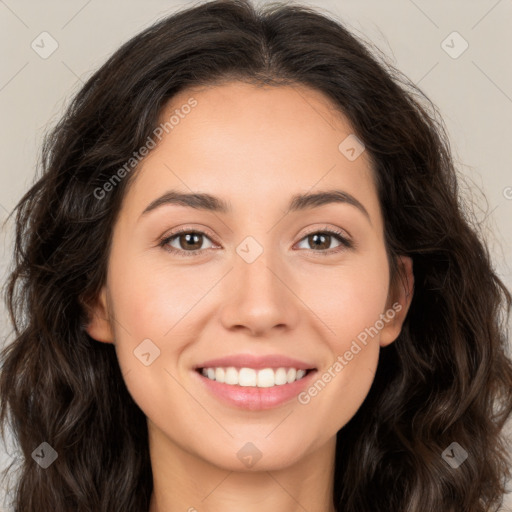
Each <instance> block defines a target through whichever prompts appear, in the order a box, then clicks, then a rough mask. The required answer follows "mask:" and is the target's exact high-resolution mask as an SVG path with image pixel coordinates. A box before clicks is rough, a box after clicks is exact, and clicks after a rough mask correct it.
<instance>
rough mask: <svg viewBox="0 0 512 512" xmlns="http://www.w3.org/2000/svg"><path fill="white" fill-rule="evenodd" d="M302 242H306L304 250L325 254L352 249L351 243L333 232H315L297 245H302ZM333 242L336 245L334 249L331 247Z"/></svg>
mask: <svg viewBox="0 0 512 512" xmlns="http://www.w3.org/2000/svg"><path fill="white" fill-rule="evenodd" d="M303 241H305V242H307V245H308V246H309V247H305V248H306V249H310V250H312V251H315V252H319V253H327V254H330V253H332V252H337V251H339V250H340V247H345V248H350V247H352V242H350V241H349V240H347V239H346V238H345V237H344V236H343V235H342V234H341V233H338V232H334V231H316V232H314V233H310V234H309V235H306V236H305V237H304V238H303V239H302V240H301V242H299V243H303ZM333 241H335V242H337V245H335V246H334V247H332V246H331V244H332V242H333Z"/></svg>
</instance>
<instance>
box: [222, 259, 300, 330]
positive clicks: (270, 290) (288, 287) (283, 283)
mask: <svg viewBox="0 0 512 512" xmlns="http://www.w3.org/2000/svg"><path fill="white" fill-rule="evenodd" d="M225 286H226V291H225V297H226V299H225V301H224V304H223V305H222V307H221V312H220V318H221V321H222V324H223V326H224V328H226V329H228V330H230V331H234V330H238V331H247V332H248V333H249V334H250V335H251V336H260V337H261V336H266V335H267V334H270V333H271V332H272V331H275V330H281V331H283V332H284V331H288V330H291V329H294V328H295V327H296V325H297V323H298V321H299V319H300V300H299V299H298V297H297V296H296V295H295V293H294V291H293V283H292V282H291V278H290V276H289V272H287V271H286V269H285V268H284V267H283V265H278V264H277V263H276V260H275V259H273V260H271V259H270V258H269V257H268V252H266V251H264V252H263V254H261V255H260V256H259V258H258V259H257V260H256V261H254V262H252V263H247V262H246V261H244V260H243V259H242V258H238V257H237V258H236V259H235V268H234V269H233V271H232V272H230V276H229V279H228V280H226V282H225Z"/></svg>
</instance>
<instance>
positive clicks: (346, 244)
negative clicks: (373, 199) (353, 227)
mask: <svg viewBox="0 0 512 512" xmlns="http://www.w3.org/2000/svg"><path fill="white" fill-rule="evenodd" d="M184 233H186V234H191V235H192V234H194V235H204V236H206V237H207V238H210V240H211V238H212V237H211V236H209V235H208V234H207V233H204V232H203V231H197V230H194V229H188V228H181V229H178V230H176V231H174V232H173V233H171V234H170V235H169V236H166V237H165V238H163V239H162V240H160V242H159V243H158V246H159V247H162V248H163V249H164V250H166V251H167V252H170V253H171V254H178V255H182V256H187V257H190V256H192V257H194V256H200V255H201V253H203V252H204V251H209V250H211V249H212V248H211V247H210V248H208V249H194V250H192V251H184V250H182V249H176V248H175V247H170V246H169V245H168V244H169V243H170V242H171V241H172V240H173V239H174V238H176V237H177V236H179V235H182V234H184ZM317 234H321V235H331V236H333V237H334V238H336V239H337V240H338V241H339V242H340V244H341V245H339V246H338V247H335V248H333V249H327V250H324V251H321V250H320V251H315V250H314V249H310V251H311V252H313V253H316V256H329V255H331V254H334V253H338V252H340V251H342V250H344V249H353V248H354V243H353V242H352V241H351V240H348V239H347V238H345V236H343V233H342V232H341V231H337V230H335V229H324V230H318V231H311V232H310V233H306V234H305V235H304V236H303V237H302V238H301V239H300V240H299V242H301V241H302V240H304V239H305V238H307V237H308V236H311V235H317ZM212 242H213V241H212Z"/></svg>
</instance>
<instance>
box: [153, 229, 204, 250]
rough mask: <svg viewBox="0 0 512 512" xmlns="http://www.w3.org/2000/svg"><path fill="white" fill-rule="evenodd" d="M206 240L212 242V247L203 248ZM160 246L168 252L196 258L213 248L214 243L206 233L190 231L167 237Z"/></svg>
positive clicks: (182, 231)
mask: <svg viewBox="0 0 512 512" xmlns="http://www.w3.org/2000/svg"><path fill="white" fill-rule="evenodd" d="M205 240H209V241H210V246H207V247H204V246H203V243H204V241H205ZM159 245H160V246H161V247H163V248H164V249H165V250H166V251H169V252H171V253H176V254H182V255H184V256H196V255H197V254H198V253H199V252H200V251H203V250H207V249H212V248H213V243H212V241H211V239H210V237H208V236H207V235H206V233H203V232H201V231H194V230H190V229H189V230H187V229H181V230H178V231H177V232H175V233H173V234H171V235H169V236H167V237H165V238H164V239H163V240H162V241H161V242H160V243H159Z"/></svg>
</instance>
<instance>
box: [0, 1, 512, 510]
mask: <svg viewBox="0 0 512 512" xmlns="http://www.w3.org/2000/svg"><path fill="white" fill-rule="evenodd" d="M424 99H425V98H424V97H422V96H421V92H420V91H419V90H418V89H415V88H414V86H413V85H412V84H410V82H408V81H407V80H406V79H405V78H404V77H402V76H401V75H400V73H399V72H398V71H397V70H395V69H394V68H392V67H391V66H389V65H386V64H384V63H383V62H379V61H378V60H377V59H376V57H374V56H373V55H372V53H371V51H370V49H369V48H367V47H366V46H365V45H364V44H363V43H361V42H360V41H358V40H357V39H356V38H355V37H354V36H353V35H351V34H350V33H349V32H348V31H347V30H346V29H345V28H344V27H343V26H342V25H341V24H340V23H338V22H336V21H334V20H332V19H329V18H327V17H325V16H323V15H321V14H319V13H317V12H315V11H313V10H312V9H309V8H306V7H298V6H285V5H277V4H274V5H272V6H269V7H267V8H263V9H261V10H260V11H257V10H256V9H255V8H254V7H253V6H252V5H251V4H250V3H249V2H246V1H241V0H238V1H229V0H226V1H223V0H220V1H213V2H208V3H204V4H201V5H198V6H195V7H193V8H190V9H187V10H184V11H181V12H179V13H177V14H175V15H173V16H170V17H168V18H166V19H164V20H162V21H160V22H159V23H157V24H156V25H154V26H152V27H150V28H149V29H147V30H145V31H144V32H142V33H141V34H139V35H137V36H136V37H135V38H133V39H132V40H131V41H129V42H128V43H126V44H125V45H124V46H122V47H121V48H120V49H119V50H118V51H117V52H116V53H115V54H114V55H113V56H112V57H111V58H110V59H109V60H108V62H107V63H106V64H105V65H104V66H103V67H102V68H101V69H100V70H99V71H98V72H96V73H95V74H94V75H93V76H92V77H91V78H90V79H89V80H88V82H87V83H86V84H85V85H84V87H83V88H82V90H81V91H80V92H79V93H78V95H77V96H76V98H75V99H74V101H73V103H72V104H71V106H70V107H69V109H68V111H67V113H66V115H65V116H64V118H63V119H62V121H61V122H60V123H59V125H58V126H57V127H56V128H55V130H54V131H53V133H51V134H50V135H49V137H48V139H47V142H46V143H45V146H44V149H43V151H44V173H43V175H42V176H41V177H40V179H39V180H38V181H37V182H36V184H35V185H34V186H33V187H32V188H31V189H30V190H29V191H28V192H27V193H26V195H25V196H24V197H23V198H22V199H21V201H20V202H19V204H18V205H17V208H16V211H17V217H16V226H17V233H16V245H15V263H16V266H15V268H14V271H13V273H12V274H11V276H10V278H9V281H8V286H7V303H8V306H9V308H10V313H11V318H12V321H13V323H14V325H15V327H16V335H15V339H14V340H12V343H11V344H10V345H8V346H7V347H6V349H5V350H4V353H3V357H2V376H1V381H0V396H1V410H0V418H1V422H2V423H3V424H7V422H8V418H9V416H10V425H11V427H12V430H13V432H14V434H15V438H16V440H17V442H18V443H19V445H20V448H21V450H22V452H23V455H24V462H23V464H22V466H21V468H20V470H21V473H20V478H19V482H18V485H17V487H16V489H15V496H14V500H13V506H14V510H15V511H24V512H29V511H35V510H38V511H40V510H45V511H46V510H48V511H50V510H52V511H61V510H62V511H65V510H74V511H90V510H95V511H105V512H106V511H109V512H112V511H123V512H126V511H133V512H135V511H137V512H140V511H142V510H148V511H149V512H165V511H168V510H189V511H193V510H197V511H202V510H212V511H213V510H224V511H234V510H244V511H255V510H267V511H274V510H275V511H277V510H279V511H295V510H307V511H310V512H313V511H318V512H326V511H328V512H332V511H345V512H346V511H368V510H379V511H388V510H389V511H393V512H396V511H422V512H425V511H432V512H434V511H436V512H437V511H439V510H443V511H462V510H464V511H471V512H477V511H478V512H480V511H489V510H496V508H497V507H498V506H499V504H500V503H501V500H502V495H503V493H504V487H503V483H504V481H505V479H506V478H509V477H510V476H511V475H510V466H509V465H510V458H509V456H508V455H507V449H508V447H507V440H506V439H505V437H504V434H503V431H502V427H503V425H504V424H505V422H506V420H507V418H509V417H510V415H511V412H512V362H511V361H510V359H509V358H507V355H506V352H505V349H506V344H507V339H506V333H505V322H506V315H508V314H509V310H510V302H511V296H510V294H509V293H508V291H507V290H506V288H505V286H504V285H503V283H502V282H501V281H500V280H499V279H498V277H497V276H496V274H495V273H494V271H493V269H492V264H491V261H490V258H489V254H488V251H487V248H486V246H485V245H484V243H483V242H482V240H481V239H480V238H479V236H478V234H477V231H476V229H475V228H474V227H473V226H472V225H471V224H470V223H469V222H468V220H467V219H468V216H467V212H466V211H465V210H464V209H463V208H462V206H461V205H460V203H459V201H458V196H457V182H456V178H455V171H454V165H453V163H452V159H451V156H450V151H449V144H448V140H447V136H446V134H445V132H444V129H443V126H442V123H441V122H440V121H439V119H438V118H437V117H436V115H437V112H436V109H435V107H434V106H433V105H432V104H430V103H429V102H423V101H422V100H424ZM503 313H505V315H503Z"/></svg>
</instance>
